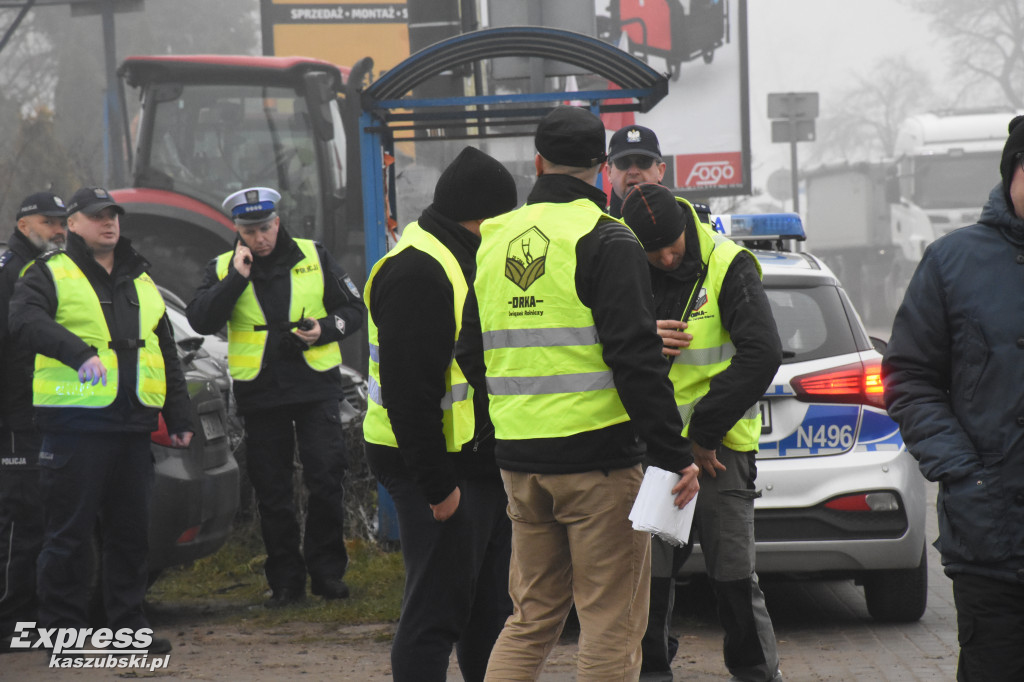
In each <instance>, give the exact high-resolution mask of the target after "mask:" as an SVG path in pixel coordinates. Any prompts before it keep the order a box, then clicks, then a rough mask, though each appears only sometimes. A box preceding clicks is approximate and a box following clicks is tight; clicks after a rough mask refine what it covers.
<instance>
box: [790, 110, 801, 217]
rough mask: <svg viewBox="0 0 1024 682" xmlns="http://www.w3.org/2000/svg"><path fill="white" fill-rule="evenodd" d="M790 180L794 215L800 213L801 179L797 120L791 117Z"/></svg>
mask: <svg viewBox="0 0 1024 682" xmlns="http://www.w3.org/2000/svg"><path fill="white" fill-rule="evenodd" d="M789 179H790V182H791V183H792V187H793V213H799V212H800V194H799V190H800V179H799V177H798V176H797V165H796V119H795V118H793V117H792V116H790V117H789Z"/></svg>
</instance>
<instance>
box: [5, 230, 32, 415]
mask: <svg viewBox="0 0 1024 682" xmlns="http://www.w3.org/2000/svg"><path fill="white" fill-rule="evenodd" d="M40 253H42V252H41V251H40V250H39V249H37V248H36V246H35V244H33V243H32V242H31V241H29V239H28V237H26V236H25V235H23V234H22V233H21V232H19V231H18V230H15V231H14V234H13V235H11V239H10V241H9V242H8V243H7V251H6V252H5V253H4V254H3V255H0V386H3V390H0V425H3V426H6V427H7V428H9V429H12V430H15V431H22V430H27V429H31V428H32V414H33V409H32V363H33V358H34V356H35V354H34V353H33V352H32V351H31V350H29V349H28V348H27V347H26V346H25V344H19V343H18V342H17V340H16V339H14V338H12V337H11V335H10V334H9V333H8V325H7V316H8V312H9V309H10V304H11V296H12V295H13V294H14V285H15V283H16V282H17V281H18V275H19V274H20V273H21V270H22V268H24V267H25V265H27V264H28V263H29V261H31V260H32V259H33V258H35V257H36V256H38V255H39V254H40Z"/></svg>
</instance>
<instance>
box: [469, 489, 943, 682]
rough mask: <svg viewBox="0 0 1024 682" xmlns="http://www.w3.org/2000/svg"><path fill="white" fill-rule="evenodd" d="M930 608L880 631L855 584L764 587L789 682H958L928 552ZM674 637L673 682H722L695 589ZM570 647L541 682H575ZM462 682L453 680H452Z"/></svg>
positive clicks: (683, 602) (713, 622) (703, 602)
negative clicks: (676, 640)
mask: <svg viewBox="0 0 1024 682" xmlns="http://www.w3.org/2000/svg"><path fill="white" fill-rule="evenodd" d="M935 491H936V487H935V485H934V484H929V486H928V498H929V505H928V506H929V510H928V514H927V517H926V518H927V527H928V531H927V535H926V537H927V539H928V542H929V543H931V542H932V541H933V540H934V539H935V538H936V537H937V535H938V529H937V522H936V517H935ZM928 574H929V575H928V609H927V611H926V612H925V614H924V616H923V617H922V618H921V620H920V621H918V622H917V623H911V624H879V623H875V622H874V621H873V620H872V619H871V617H870V616H869V615H868V612H867V607H866V606H865V605H864V593H863V590H862V589H861V588H860V587H859V586H857V585H854V584H853V582H852V581H833V582H794V581H779V580H767V579H766V580H763V581H762V588H763V589H764V593H765V599H766V600H767V603H768V610H769V613H770V614H771V616H772V620H773V622H774V624H775V633H776V637H777V638H778V640H779V657H780V659H781V669H782V673H783V676H784V678H785V679H786V680H787V681H788V682H820V681H825V680H827V681H835V682H850V681H853V680H871V681H872V682H883V681H885V682H890V681H891V682H896V681H900V682H908V681H911V680H913V681H915V682H918V681H921V682H924V681H928V682H938V681H939V680H942V681H948V680H953V679H955V678H956V659H957V655H958V646H957V641H956V610H955V608H954V606H953V593H952V583H951V582H950V580H949V578H947V577H946V576H945V574H943V572H942V567H941V564H940V561H939V555H938V552H937V551H935V549H934V548H933V547H931V545H930V544H929V546H928ZM677 595H678V599H677V605H676V613H675V618H674V623H673V632H674V633H675V634H676V636H677V637H678V638H679V640H680V653H679V654H678V655H677V657H676V660H675V661H674V662H673V666H672V667H673V672H674V674H675V679H676V680H680V681H682V680H685V681H686V682H704V681H709V680H724V679H727V678H728V677H729V676H728V673H727V672H726V669H725V665H724V664H723V662H722V653H721V646H722V633H721V629H720V628H719V626H718V622H717V618H716V616H715V612H714V605H713V602H712V601H711V600H710V599H709V598H708V596H707V594H706V590H705V589H703V588H702V586H701V585H700V584H696V585H694V586H685V587H683V588H681V589H680V591H679V592H678V593H677ZM575 651H576V645H575V642H574V641H573V640H572V638H571V637H565V638H563V641H562V642H561V643H560V644H559V646H558V647H556V649H555V652H554V655H553V656H552V659H551V660H550V661H549V665H548V667H547V668H546V669H545V672H544V674H543V675H542V676H541V678H540V682H565V681H568V680H573V679H575V675H574V674H573V672H572V670H573V659H572V657H573V655H574V654H575ZM459 679H461V677H459V676H457V675H450V676H449V680H452V681H454V680H459Z"/></svg>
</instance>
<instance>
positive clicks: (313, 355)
mask: <svg viewBox="0 0 1024 682" xmlns="http://www.w3.org/2000/svg"><path fill="white" fill-rule="evenodd" d="M294 241H295V243H296V244H298V246H299V249H300V250H301V251H302V254H303V259H302V260H301V261H299V262H298V263H296V264H295V265H293V266H292V269H291V299H290V302H289V304H288V319H289V320H293V321H295V322H298V321H299V319H300V318H301V317H302V316H303V314H305V316H306V317H312V318H314V319H318V320H319V319H321V318H324V317H326V316H327V311H326V310H325V309H324V273H323V268H322V265H321V263H320V255H319V254H318V253H317V252H316V243H315V242H313V241H311V240H309V239H295V240H294ZM234 257H235V252H234V251H228V252H227V253H222V254H221V255H220V256H218V257H217V277H218V278H219V279H224V278H225V277H227V275H228V265H229V264H230V263H231V259H232V258H234ZM266 325H267V318H266V316H265V315H264V314H263V309H262V308H260V302H259V301H258V300H257V299H256V292H255V290H254V289H253V286H252V282H249V283H248V284H247V285H246V287H245V290H244V291H242V294H241V295H240V296H239V297H238V300H237V301H236V302H235V307H234V310H232V311H231V318H230V319H229V320H228V370H229V371H230V372H231V376H232V378H234V379H236V380H238V381H252V380H253V379H255V378H256V377H258V376H259V374H260V369H262V367H263V354H264V353H265V352H266V349H267V335H268V331H267V329H266ZM302 357H303V358H304V359H305V360H306V364H307V365H309V366H310V368H312V369H314V370H316V371H318V372H326V371H327V370H329V369H333V368H334V367H337V366H338V365H340V364H341V346H340V345H339V344H337V343H326V344H323V345H321V346H310V347H309V348H308V349H307V350H305V351H303V353H302Z"/></svg>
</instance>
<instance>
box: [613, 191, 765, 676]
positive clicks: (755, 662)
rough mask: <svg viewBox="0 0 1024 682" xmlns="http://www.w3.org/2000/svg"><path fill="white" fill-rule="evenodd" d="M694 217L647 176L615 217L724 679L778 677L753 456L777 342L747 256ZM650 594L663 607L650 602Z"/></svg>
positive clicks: (653, 626) (652, 629) (654, 632)
mask: <svg viewBox="0 0 1024 682" xmlns="http://www.w3.org/2000/svg"><path fill="white" fill-rule="evenodd" d="M706 216H707V213H706V212H703V211H702V212H698V211H697V210H695V208H694V207H693V205H691V204H690V203H689V202H687V201H685V200H683V199H677V198H676V197H675V196H673V195H672V193H671V192H670V191H669V190H668V189H667V188H665V187H663V186H662V185H658V184H653V183H643V184H638V185H634V186H633V187H631V188H630V189H629V191H628V192H627V193H626V196H625V198H624V199H623V201H622V217H623V220H625V221H626V224H627V225H629V226H630V228H631V229H632V230H633V232H634V233H635V234H636V236H637V238H639V239H640V243H641V244H643V247H644V250H645V251H646V252H647V260H648V262H649V263H650V266H651V267H650V271H651V281H652V289H653V291H654V307H655V313H656V315H657V317H658V332H659V334H661V336H662V338H663V341H664V344H665V349H664V350H665V354H666V357H667V358H668V360H669V361H670V364H666V365H665V367H666V369H667V371H668V376H669V379H671V381H672V385H673V388H674V389H675V396H676V406H677V408H678V410H679V414H680V415H681V416H682V418H683V423H684V429H683V434H684V435H686V436H688V437H689V438H690V445H691V447H692V448H693V456H694V459H695V460H696V462H697V464H698V465H699V466H700V468H701V491H700V495H699V496H698V497H697V505H696V512H695V516H694V525H693V537H695V538H697V539H698V540H700V546H701V550H702V551H703V553H704V563H705V566H706V568H707V572H708V577H709V578H710V579H711V584H712V587H713V588H714V592H715V597H716V599H717V602H718V613H719V619H720V620H721V622H722V627H723V628H724V629H725V633H726V635H725V664H726V667H727V668H728V669H729V672H730V673H731V674H732V676H733V679H735V680H742V681H743V682H768V681H771V682H780V681H781V680H782V676H781V674H780V673H779V668H778V666H779V655H778V651H777V647H776V643H775V632H774V630H773V628H772V622H771V618H770V617H769V616H768V611H767V609H766V608H765V603H764V595H763V594H762V593H761V588H760V587H759V585H758V582H757V574H756V573H755V572H754V499H755V498H756V497H757V496H758V495H759V493H758V492H757V491H756V489H755V487H754V478H755V477H756V476H757V467H756V464H755V460H754V457H755V455H756V453H757V445H758V439H759V438H760V435H761V416H760V413H759V411H758V406H757V400H758V398H760V397H761V396H762V395H763V394H764V392H765V390H766V389H767V388H768V386H769V385H770V384H771V382H772V379H773V378H774V377H775V372H776V371H777V370H778V368H779V364H780V363H781V361H782V346H781V343H780V341H779V334H778V330H777V329H776V327H775V319H774V317H773V316H772V311H771V307H770V305H769V303H768V297H767V296H766V295H765V292H764V287H763V286H762V285H761V267H760V265H759V264H758V262H757V259H756V258H754V256H753V254H751V253H750V252H749V251H747V250H746V249H744V248H742V247H741V246H739V245H737V244H736V243H735V242H733V241H731V240H729V239H728V238H726V237H725V236H724V235H722V234H719V233H716V232H714V231H713V230H712V229H711V227H710V225H708V224H706V223H705V222H703V221H702V219H701V218H702V217H704V219H705V220H706ZM684 330H685V331H684ZM668 580H669V582H668V588H669V589H668V591H667V593H657V594H655V593H652V597H651V599H652V609H651V611H652V618H651V620H652V622H651V623H650V624H649V625H648V633H647V635H646V638H647V639H652V638H654V639H657V640H658V641H659V642H665V641H667V640H668V638H669V632H668V625H669V621H670V619H671V615H672V601H671V600H672V588H673V587H674V585H673V583H672V578H671V577H670V578H669V579H668ZM662 594H664V598H662ZM655 599H662V601H663V602H667V608H663V609H660V610H659V609H656V608H654V606H653V602H654V600H655ZM665 648H666V647H654V646H652V647H651V648H650V650H651V651H656V650H664V649H665ZM645 651H647V649H646V648H645ZM671 653H672V652H671V649H669V656H668V660H671ZM645 663H648V661H645ZM659 672H660V673H661V676H660V677H657V675H658V673H659ZM648 673H649V675H650V677H649V679H652V680H654V679H664V680H671V679H672V674H671V671H670V670H668V665H667V661H663V665H662V669H661V670H660V671H659V670H658V669H657V668H653V667H652V668H651V669H649V670H648ZM666 673H667V674H666Z"/></svg>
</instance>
